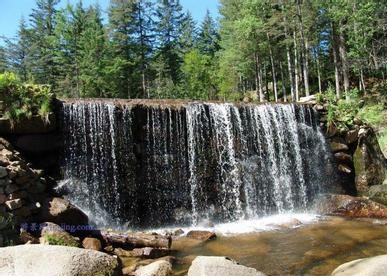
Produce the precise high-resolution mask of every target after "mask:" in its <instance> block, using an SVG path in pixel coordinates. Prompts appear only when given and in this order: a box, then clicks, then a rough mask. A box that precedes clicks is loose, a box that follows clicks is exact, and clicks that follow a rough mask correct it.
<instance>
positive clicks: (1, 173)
mask: <svg viewBox="0 0 387 276" xmlns="http://www.w3.org/2000/svg"><path fill="white" fill-rule="evenodd" d="M7 175H8V172H7V168H5V167H3V166H0V178H4V177H6V176H7Z"/></svg>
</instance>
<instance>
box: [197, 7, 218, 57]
mask: <svg viewBox="0 0 387 276" xmlns="http://www.w3.org/2000/svg"><path fill="white" fill-rule="evenodd" d="M197 46H198V48H199V49H200V51H201V52H202V53H203V54H206V55H209V56H211V57H213V56H214V55H215V53H216V52H217V51H219V49H220V46H219V34H218V31H217V27H216V24H215V21H214V20H213V19H212V17H211V14H210V12H209V11H208V10H207V12H206V15H205V16H204V19H203V22H202V23H201V25H200V30H199V35H198V42H197Z"/></svg>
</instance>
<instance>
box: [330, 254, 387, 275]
mask: <svg viewBox="0 0 387 276" xmlns="http://www.w3.org/2000/svg"><path fill="white" fill-rule="evenodd" d="M386 273H387V255H380V256H376V257H371V258H365V259H359V260H355V261H352V262H348V263H344V264H342V265H340V266H339V267H337V268H336V269H335V270H334V271H333V272H332V274H331V275H332V276H381V275H386Z"/></svg>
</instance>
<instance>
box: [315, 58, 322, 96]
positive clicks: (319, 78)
mask: <svg viewBox="0 0 387 276" xmlns="http://www.w3.org/2000/svg"><path fill="white" fill-rule="evenodd" d="M316 67H317V79H318V93H321V92H322V89H321V72H320V61H319V56H317V57H316Z"/></svg>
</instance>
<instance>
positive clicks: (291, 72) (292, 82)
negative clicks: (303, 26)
mask: <svg viewBox="0 0 387 276" xmlns="http://www.w3.org/2000/svg"><path fill="white" fill-rule="evenodd" d="M280 3H281V7H282V10H284V5H283V3H282V1H280ZM283 22H284V34H285V39H286V40H288V39H289V34H288V28H287V25H288V22H287V19H286V15H285V14H284V13H283ZM286 58H287V63H288V74H289V83H290V94H291V98H292V102H294V99H295V95H294V78H293V68H292V60H291V59H292V58H291V55H290V47H289V45H288V43H286Z"/></svg>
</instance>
